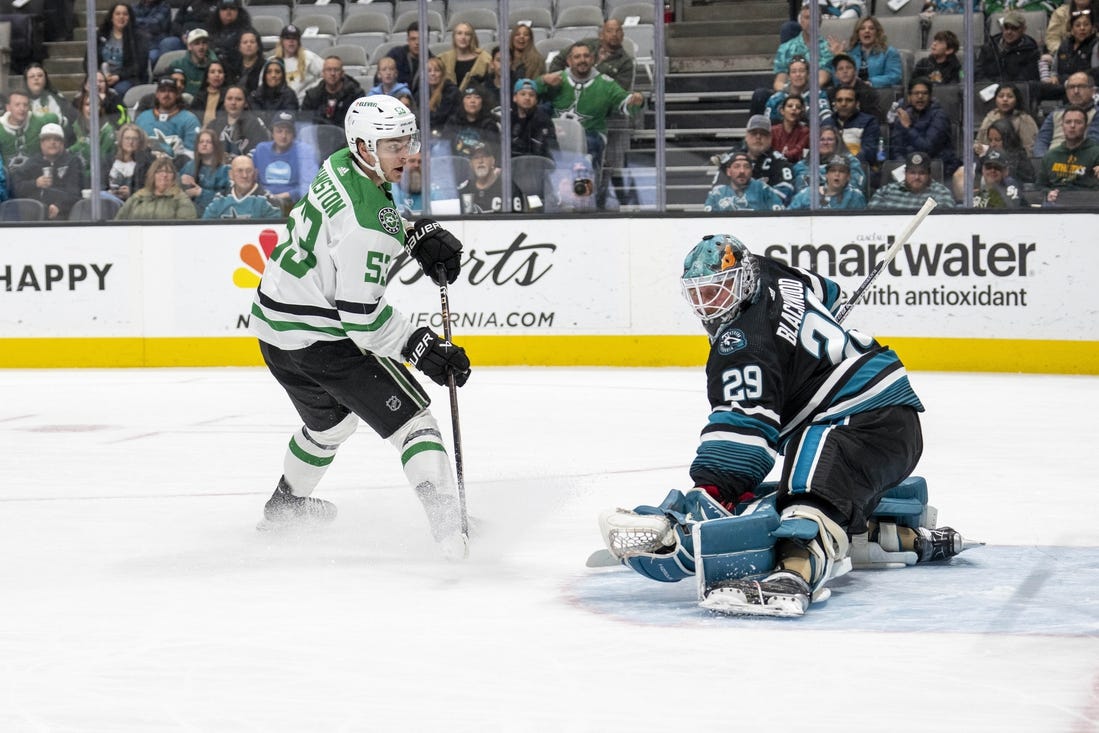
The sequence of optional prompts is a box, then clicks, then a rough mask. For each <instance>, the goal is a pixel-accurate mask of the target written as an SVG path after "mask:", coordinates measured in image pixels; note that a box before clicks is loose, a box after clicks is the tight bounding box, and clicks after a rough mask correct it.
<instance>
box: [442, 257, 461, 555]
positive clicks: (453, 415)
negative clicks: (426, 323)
mask: <svg viewBox="0 0 1099 733" xmlns="http://www.w3.org/2000/svg"><path fill="white" fill-rule="evenodd" d="M436 271H437V272H438V274H439V281H440V282H441V283H442V285H440V286H439V309H440V310H441V311H442V316H443V338H445V339H446V340H447V341H451V338H450V297H449V296H448V294H447V289H446V268H445V267H444V266H443V265H442V264H440V265H439V266H438V268H437V270H436ZM451 343H453V341H451ZM446 386H447V389H448V390H449V391H450V424H451V427H452V428H453V430H454V474H455V477H456V478H457V481H458V512H459V521H460V522H461V523H460V525H459V527H460V528H461V533H462V539H464V540H465V543H466V547H467V548H468V547H469V514H468V513H467V512H466V482H465V473H464V469H463V464H462V429H461V425H460V424H459V422H458V385H456V384H455V383H454V373H453V372H450V373H449V374H447V377H446Z"/></svg>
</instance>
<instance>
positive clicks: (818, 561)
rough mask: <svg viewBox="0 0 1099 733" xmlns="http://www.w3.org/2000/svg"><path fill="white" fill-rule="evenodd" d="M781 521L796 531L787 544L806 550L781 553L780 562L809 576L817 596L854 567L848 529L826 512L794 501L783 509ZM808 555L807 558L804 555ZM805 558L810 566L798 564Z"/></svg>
mask: <svg viewBox="0 0 1099 733" xmlns="http://www.w3.org/2000/svg"><path fill="white" fill-rule="evenodd" d="M782 520H783V525H787V526H789V527H790V529H791V530H792V531H794V532H796V534H792V535H791V536H790V539H788V540H787V542H788V543H789V544H788V545H786V547H787V548H803V549H804V550H805V551H806V553H801V552H798V553H795V554H791V555H787V556H782V557H780V558H779V564H780V565H781V566H783V567H787V568H788V569H796V570H798V571H800V573H799V574H805V575H808V579H809V587H810V588H811V589H812V590H813V592H814V596H815V594H816V592H817V591H818V590H822V589H823V587H824V584H825V583H827V582H828V581H829V580H831V579H832V578H836V577H839V576H840V575H843V574H844V573H846V572H847V571H849V570H850V569H851V562H850V561H849V560H848V559H847V551H848V549H849V545H850V543H849V542H848V539H847V532H846V530H844V529H843V527H841V526H839V525H838V524H836V522H835V521H833V520H832V519H831V518H829V517H828V516H827V515H826V514H825V513H824V512H822V511H821V510H819V509H817V508H816V507H813V506H809V505H806V504H793V505H791V506H788V507H786V509H784V510H783V512H782ZM791 520H798V521H796V522H794V521H791ZM787 523H789V524H787ZM813 524H815V525H816V531H815V533H814V536H813V537H812V539H809V540H808V541H806V539H805V537H806V535H807V534H808V532H809V531H812V525H813ZM781 554H782V553H780V555H781ZM806 554H807V557H804V555H806ZM803 559H807V560H808V565H807V567H806V566H802V567H796V566H797V565H798V564H799V563H798V562H797V561H798V560H803ZM803 568H805V569H803Z"/></svg>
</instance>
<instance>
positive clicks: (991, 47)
mask: <svg viewBox="0 0 1099 733" xmlns="http://www.w3.org/2000/svg"><path fill="white" fill-rule="evenodd" d="M1000 29H1001V30H1000V32H999V33H995V34H993V35H990V36H989V37H988V38H986V39H985V42H984V45H982V46H981V50H980V51H979V52H978V53H977V62H976V67H977V68H976V70H975V73H976V76H977V79H978V80H981V81H999V82H1015V83H1021V82H1032V81H1033V82H1036V81H1038V79H1039V73H1038V59H1039V58H1040V57H1041V55H1042V51H1041V49H1040V48H1039V47H1038V42H1037V41H1036V40H1034V38H1033V37H1032V36H1030V35H1028V34H1027V32H1026V17H1025V16H1024V15H1023V14H1022V13H1020V12H1019V11H1018V10H1009V11H1008V12H1006V13H1004V15H1003V17H1002V18H1001V19H1000Z"/></svg>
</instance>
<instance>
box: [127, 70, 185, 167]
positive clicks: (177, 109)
mask: <svg viewBox="0 0 1099 733" xmlns="http://www.w3.org/2000/svg"><path fill="white" fill-rule="evenodd" d="M136 122H137V126H138V127H140V128H141V129H142V130H144V131H145V135H146V137H148V138H149V147H150V149H151V150H152V151H153V152H154V153H160V154H163V155H166V156H168V157H169V158H172V159H174V160H176V161H177V162H178V164H179V165H180V167H182V166H183V163H185V162H186V161H187V160H189V159H191V158H192V157H194V154H195V140H196V138H197V137H198V131H199V128H200V127H201V125H200V124H199V121H198V118H197V117H195V115H194V113H193V112H191V111H189V110H186V109H184V108H183V95H182V94H180V91H179V87H178V86H176V82H175V81H174V80H173V79H172V78H171V77H167V76H166V77H164V78H162V79H161V80H160V81H159V82H157V85H156V104H155V105H154V106H153V107H152V109H147V110H145V111H144V112H142V113H141V114H139V115H138V116H137V120H136Z"/></svg>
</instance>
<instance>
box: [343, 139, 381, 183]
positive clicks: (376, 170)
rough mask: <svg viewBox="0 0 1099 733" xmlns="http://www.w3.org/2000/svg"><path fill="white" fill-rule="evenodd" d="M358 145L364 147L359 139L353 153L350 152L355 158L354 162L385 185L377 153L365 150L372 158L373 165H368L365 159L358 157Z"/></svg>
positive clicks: (364, 144) (363, 142) (363, 143)
mask: <svg viewBox="0 0 1099 733" xmlns="http://www.w3.org/2000/svg"><path fill="white" fill-rule="evenodd" d="M359 145H362V146H364V147H365V146H366V142H365V141H363V140H362V139H361V138H360V139H359V140H358V141H357V142H356V143H355V149H354V150H353V151H351V154H352V155H353V156H354V157H355V160H356V161H358V162H359V165H361V166H362V167H363V168H365V169H366V170H368V171H371V172H373V173H374V174H375V175H376V176H377V177H378V178H379V180H381V182H382V183H385V172H383V171H382V166H381V161H379V160H378V153H377V152H374V151H370V150H367V152H369V153H370V155H371V156H372V157H373V158H374V163H373V164H371V163H368V162H366V158H364V157H363V156H361V155H359Z"/></svg>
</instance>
